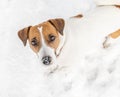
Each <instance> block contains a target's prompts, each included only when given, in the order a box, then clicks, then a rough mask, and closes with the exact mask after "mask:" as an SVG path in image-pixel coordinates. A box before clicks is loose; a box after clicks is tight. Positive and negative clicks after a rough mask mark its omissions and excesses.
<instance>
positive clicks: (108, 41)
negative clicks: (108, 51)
mask: <svg viewBox="0 0 120 97" xmlns="http://www.w3.org/2000/svg"><path fill="white" fill-rule="evenodd" d="M118 37H120V29H119V30H117V31H115V32H113V33H110V34H109V35H108V36H107V37H105V41H104V42H103V48H108V47H109V46H110V45H111V44H112V43H113V42H114V41H115V40H116V39H117V38H118Z"/></svg>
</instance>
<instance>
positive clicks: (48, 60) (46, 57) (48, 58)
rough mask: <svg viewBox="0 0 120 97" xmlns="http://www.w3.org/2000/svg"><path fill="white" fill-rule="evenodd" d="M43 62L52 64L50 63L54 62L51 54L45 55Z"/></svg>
mask: <svg viewBox="0 0 120 97" xmlns="http://www.w3.org/2000/svg"><path fill="white" fill-rule="evenodd" d="M42 62H43V64H45V65H50V63H51V62H52V58H51V57H50V56H45V57H43V58H42Z"/></svg>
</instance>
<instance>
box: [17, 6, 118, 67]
mask: <svg viewBox="0 0 120 97" xmlns="http://www.w3.org/2000/svg"><path fill="white" fill-rule="evenodd" d="M119 20H120V5H112V6H99V7H97V8H95V9H93V10H91V11H89V12H87V13H84V14H80V15H77V16H74V17H71V18H69V19H66V20H65V19H63V18H55V19H49V20H47V21H45V22H43V23H40V24H38V25H35V26H28V27H25V28H23V29H21V30H20V31H18V36H19V38H20V39H21V41H22V42H23V44H24V46H26V44H27V41H28V42H29V46H30V48H31V49H32V50H33V52H34V53H36V54H37V56H38V58H39V60H40V62H41V63H42V64H44V65H51V64H55V63H56V62H57V61H61V60H64V61H69V63H71V61H72V60H75V61H78V60H79V58H80V56H82V55H84V54H85V53H87V52H89V51H91V50H92V49H94V48H95V47H98V48H107V47H109V46H110V44H111V42H110V41H111V40H112V41H114V40H115V39H117V38H118V37H119V36H120V22H119ZM93 51H94V50H93ZM68 56H69V57H70V56H71V57H70V58H68ZM59 57H61V59H60V58H59ZM66 64H67V63H66Z"/></svg>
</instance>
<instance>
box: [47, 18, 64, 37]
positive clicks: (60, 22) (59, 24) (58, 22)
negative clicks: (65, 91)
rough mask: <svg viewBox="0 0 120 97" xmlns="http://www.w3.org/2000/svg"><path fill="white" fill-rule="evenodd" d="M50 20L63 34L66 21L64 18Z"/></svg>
mask: <svg viewBox="0 0 120 97" xmlns="http://www.w3.org/2000/svg"><path fill="white" fill-rule="evenodd" d="M48 22H50V23H51V25H53V26H54V27H55V28H56V30H57V31H58V32H59V33H60V34H61V35H63V29H64V26H65V22H64V20H63V19H62V18H58V19H50V20H48Z"/></svg>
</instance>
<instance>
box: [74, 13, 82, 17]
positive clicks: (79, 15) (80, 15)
mask: <svg viewBox="0 0 120 97" xmlns="http://www.w3.org/2000/svg"><path fill="white" fill-rule="evenodd" d="M82 17H83V15H82V14H78V15H76V16H73V18H82Z"/></svg>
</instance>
